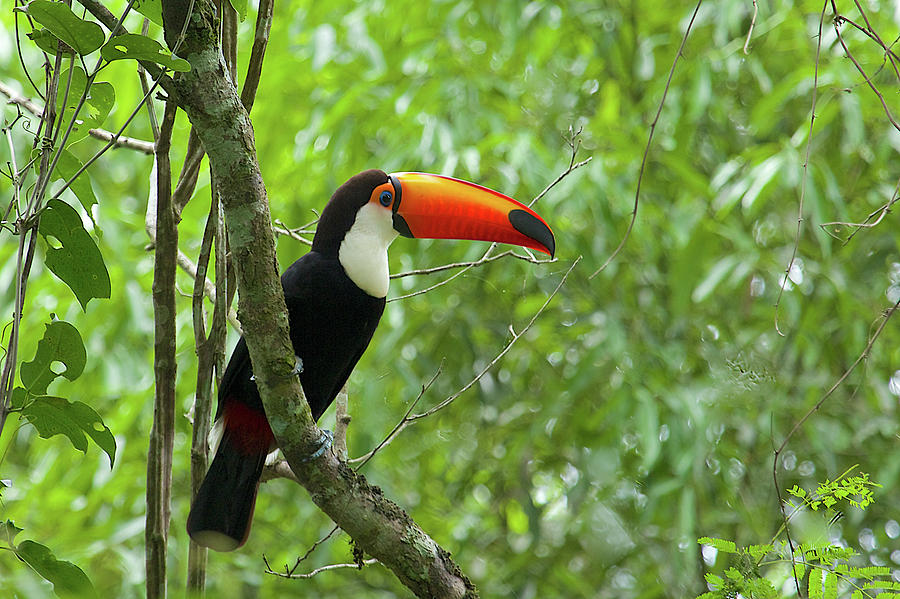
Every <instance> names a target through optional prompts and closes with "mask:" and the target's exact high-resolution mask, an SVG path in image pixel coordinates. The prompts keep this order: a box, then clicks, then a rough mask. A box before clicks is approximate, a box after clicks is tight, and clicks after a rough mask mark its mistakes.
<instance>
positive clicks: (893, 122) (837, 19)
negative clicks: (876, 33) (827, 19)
mask: <svg viewBox="0 0 900 599" xmlns="http://www.w3.org/2000/svg"><path fill="white" fill-rule="evenodd" d="M847 22H850V20H849V19H847V18H846V17H843V16H841V15H837V16H835V18H834V22H833V25H834V32H835V33H836V34H837V39H838V42H840V44H841V47H842V48H843V49H844V52H845V53H846V54H847V58H849V59H850V61H851V62H852V63H853V66H855V67H856V70H857V71H859V74H860V75H862V76H863V79H864V80H865V82H866V85H868V86H869V88H870V89H871V90H872V92H873V93H874V94H875V95H876V96H878V100H879V101H880V102H881V107H882V108H883V109H884V113H885V115H887V118H888V121H890V123H891V125H893V127H894V129H897V130H898V131H900V123H898V122H897V121H896V120H895V119H894V115H893V114H892V113H891V109H890V108H888V104H887V101H886V100H885V99H884V96H883V95H882V93H881V92H880V91H879V90H878V88H877V87H875V84H874V83H873V82H872V78H871V77H869V75H867V74H866V70H865V69H864V68H863V67H862V65H861V64H859V61H858V60H856V57H855V56H853V53H852V52H850V48H848V47H847V43H846V42H845V41H844V36H843V35H841V24H842V23H847ZM857 27H858V26H857ZM820 30H821V25H820ZM820 35H821V34H820ZM882 47H884V46H882ZM891 64H893V61H892V62H891Z"/></svg>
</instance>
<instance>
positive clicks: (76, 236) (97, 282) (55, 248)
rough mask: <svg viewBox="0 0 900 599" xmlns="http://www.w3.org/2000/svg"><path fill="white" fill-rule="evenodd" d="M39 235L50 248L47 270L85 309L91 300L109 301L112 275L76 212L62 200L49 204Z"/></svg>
mask: <svg viewBox="0 0 900 599" xmlns="http://www.w3.org/2000/svg"><path fill="white" fill-rule="evenodd" d="M38 231H39V232H40V234H41V235H42V236H43V237H44V241H46V242H47V245H48V246H49V247H48V248H47V258H46V264H47V268H49V269H50V270H51V271H52V272H53V274H55V275H56V276H57V277H59V278H60V279H61V280H62V281H63V282H64V283H65V284H66V285H68V286H69V288H70V289H71V290H72V291H73V292H74V293H75V297H77V298H78V301H79V302H80V303H81V307H82V309H85V310H86V309H87V303H88V302H89V301H90V300H91V299H92V298H95V297H97V298H108V297H109V294H110V282H109V273H108V272H107V270H106V264H104V263H103V256H102V255H101V254H100V249H99V248H98V247H97V244H96V243H95V242H94V239H93V238H92V237H91V236H90V235H89V234H88V232H87V231H86V230H85V229H84V226H83V225H82V224H81V217H79V216H78V212H76V211H75V209H74V208H72V207H71V206H69V205H68V204H66V203H65V202H63V201H61V200H50V201H49V202H48V203H47V207H46V208H45V209H44V211H43V213H42V215H41V224H40V227H39V229H38Z"/></svg>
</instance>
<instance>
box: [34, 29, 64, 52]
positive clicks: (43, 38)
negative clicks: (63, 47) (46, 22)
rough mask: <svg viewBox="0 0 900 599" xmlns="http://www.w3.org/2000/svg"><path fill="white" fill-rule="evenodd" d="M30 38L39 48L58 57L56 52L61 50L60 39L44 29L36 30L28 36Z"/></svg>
mask: <svg viewBox="0 0 900 599" xmlns="http://www.w3.org/2000/svg"><path fill="white" fill-rule="evenodd" d="M27 35H28V38H29V39H30V40H31V41H33V42H34V45H36V46H37V47H38V48H40V49H41V50H43V51H44V52H46V53H47V54H50V55H51V56H56V51H57V50H59V38H58V37H56V36H55V35H53V34H52V33H50V32H49V31H47V30H46V29H44V28H39V29H35V30H34V31H32V32H31V33H29V34H27Z"/></svg>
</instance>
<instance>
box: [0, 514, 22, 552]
mask: <svg viewBox="0 0 900 599" xmlns="http://www.w3.org/2000/svg"><path fill="white" fill-rule="evenodd" d="M23 530H24V529H22V528H19V527H18V526H16V525H15V524H13V521H12V520H7V521H6V522H0V541H3V542H4V543H7V544H8V545H10V546H12V545H15V542H14V539H15V538H16V535H17V534H19V533H20V532H22V531H23Z"/></svg>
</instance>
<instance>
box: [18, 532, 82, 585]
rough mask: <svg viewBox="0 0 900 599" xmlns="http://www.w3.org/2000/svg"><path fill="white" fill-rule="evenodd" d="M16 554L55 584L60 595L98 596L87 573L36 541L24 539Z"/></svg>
mask: <svg viewBox="0 0 900 599" xmlns="http://www.w3.org/2000/svg"><path fill="white" fill-rule="evenodd" d="M15 552H16V556H17V557H18V558H19V559H20V560H22V561H23V562H25V563H26V564H28V565H29V566H31V568H32V569H33V570H34V571H35V572H37V573H38V574H40V575H41V576H42V577H43V578H44V580H47V581H49V582H50V583H52V584H53V592H54V593H56V595H57V596H59V597H96V596H97V591H95V590H94V585H92V584H91V581H90V580H89V579H88V577H87V576H86V575H85V573H84V572H83V571H82V570H81V568H79V567H78V566H76V565H75V564H73V563H72V562H67V561H62V560H58V559H56V556H54V555H53V552H52V551H50V549H49V548H47V547H46V546H44V545H41V544H40V543H35V542H34V541H27V540H26V541H22V542H21V543H19V545H18V546H17V547H16V548H15Z"/></svg>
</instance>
